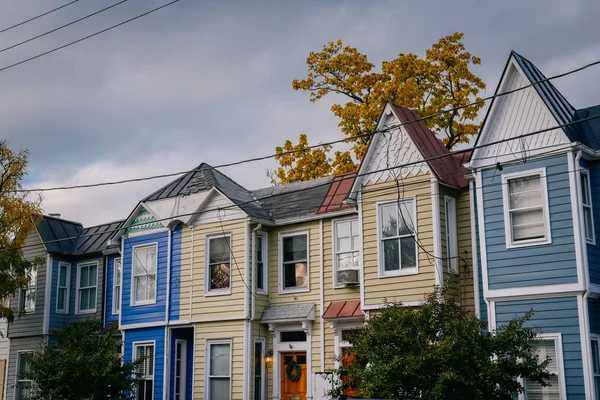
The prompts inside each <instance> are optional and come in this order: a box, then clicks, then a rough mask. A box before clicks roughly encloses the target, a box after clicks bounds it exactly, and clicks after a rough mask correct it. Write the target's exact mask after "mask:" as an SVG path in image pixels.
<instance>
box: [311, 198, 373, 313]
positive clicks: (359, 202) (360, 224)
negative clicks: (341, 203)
mask: <svg viewBox="0 0 600 400" xmlns="http://www.w3.org/2000/svg"><path fill="white" fill-rule="evenodd" d="M356 201H357V206H358V231H359V233H360V239H359V240H360V243H361V246H360V266H361V268H360V271H359V272H358V276H359V280H360V305H361V310H364V304H365V267H364V265H365V256H364V250H363V247H364V238H363V204H362V188H361V191H359V192H358V195H357V197H356ZM321 314H323V312H322V311H321Z"/></svg>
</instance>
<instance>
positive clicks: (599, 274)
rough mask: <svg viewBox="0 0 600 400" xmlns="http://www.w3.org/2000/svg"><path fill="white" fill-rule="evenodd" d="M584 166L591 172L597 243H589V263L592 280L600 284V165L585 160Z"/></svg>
mask: <svg viewBox="0 0 600 400" xmlns="http://www.w3.org/2000/svg"><path fill="white" fill-rule="evenodd" d="M582 166H583V167H585V168H587V169H588V170H589V172H590V186H591V187H592V210H593V214H594V233H595V236H596V237H595V238H596V244H588V245H587V252H588V265H589V271H590V274H589V275H590V282H591V283H595V284H600V237H598V235H600V167H599V166H598V163H597V162H584V161H583V160H582Z"/></svg>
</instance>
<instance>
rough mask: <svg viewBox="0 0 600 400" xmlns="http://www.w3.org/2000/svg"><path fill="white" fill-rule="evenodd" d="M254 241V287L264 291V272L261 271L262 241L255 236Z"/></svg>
mask: <svg viewBox="0 0 600 400" xmlns="http://www.w3.org/2000/svg"><path fill="white" fill-rule="evenodd" d="M257 239H258V240H257V241H256V287H257V288H258V289H260V290H264V289H265V287H264V282H265V281H264V271H263V268H264V267H263V265H264V264H263V239H262V237H261V236H257Z"/></svg>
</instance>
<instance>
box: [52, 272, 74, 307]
mask: <svg viewBox="0 0 600 400" xmlns="http://www.w3.org/2000/svg"><path fill="white" fill-rule="evenodd" d="M61 267H67V276H66V278H65V279H66V281H65V284H66V289H67V290H66V292H65V299H64V301H65V302H66V303H67V304H66V305H67V307H66V309H63V310H60V309H59V308H58V290H59V289H60V268H61ZM57 269H58V270H57V271H56V310H55V312H56V314H68V313H69V311H70V308H71V307H70V305H71V303H70V300H71V298H70V294H71V263H68V262H65V261H59V262H58V268H57Z"/></svg>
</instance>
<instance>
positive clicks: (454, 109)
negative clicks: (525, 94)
mask: <svg viewBox="0 0 600 400" xmlns="http://www.w3.org/2000/svg"><path fill="white" fill-rule="evenodd" d="M169 4H171V3H169ZM169 4H167V5H169ZM165 6H166V5H165ZM163 7H164V6H163ZM598 64H600V60H597V61H594V62H591V63H588V64H585V65H583V66H580V67H578V68H575V69H572V70H569V71H566V72H563V73H561V74H558V75H554V76H551V77H549V78H545V79H541V80H539V81H536V82H534V83H530V84H527V85H525V86H522V87H520V88H516V89H512V90H509V91H506V92H502V93H496V94H494V95H492V96H488V97H484V98H482V99H480V100H477V101H474V102H472V103H469V104H465V105H462V106H458V107H453V108H449V109H445V110H442V111H440V112H437V113H435V114H431V115H428V116H425V117H421V118H416V119H413V120H411V121H406V122H402V123H399V124H395V125H391V126H389V127H386V128H383V129H379V130H374V131H371V132H367V133H363V134H360V135H357V136H354V137H353V138H362V137H367V136H374V135H376V134H380V133H384V132H388V131H390V130H393V129H397V128H399V127H401V126H404V125H409V124H412V123H416V122H420V121H426V120H428V119H431V118H435V117H437V116H440V115H442V114H445V113H448V112H453V111H458V110H460V109H463V108H465V107H469V106H472V105H476V104H479V103H482V102H485V101H488V100H493V99H495V98H496V97H502V96H506V95H509V94H512V93H516V92H518V91H521V90H525V89H527V88H530V87H533V86H535V85H539V84H540V83H543V82H548V81H550V80H553V79H558V78H562V77H565V76H568V75H571V74H573V73H576V72H580V71H583V70H585V69H587V68H590V67H592V66H595V65H598ZM9 67H10V66H9ZM5 68H6V67H5ZM2 70H3V69H1V68H0V71H2ZM592 119H593V118H592ZM584 121H586V119H583V120H578V121H573V122H571V123H567V124H564V125H561V126H558V127H556V129H558V128H560V127H564V126H568V125H572V124H575V123H580V122H584ZM353 138H344V139H338V140H333V141H330V142H324V143H320V144H317V145H312V146H307V147H305V148H303V149H299V150H290V151H286V152H282V153H279V154H277V153H275V154H270V155H266V156H259V157H254V158H248V159H244V160H239V161H234V162H230V163H224V164H218V165H215V166H214V167H213V168H214V169H219V168H226V167H232V166H237V165H241V164H247V163H251V162H256V161H264V160H268V159H272V158H274V157H276V156H281V155H288V154H295V153H299V152H303V151H307V150H310V149H314V148H318V147H323V146H329V145H333V144H337V143H342V142H347V141H348V140H350V139H353ZM475 148H478V147H475V146H473V147H471V148H468V149H464V151H471V150H474V149H475ZM450 154H452V153H450ZM194 170H195V168H194V169H191V170H186V171H179V172H172V173H167V174H160V175H151V176H146V177H141V178H131V179H123V180H119V181H109V182H98V183H90V184H82V185H66V186H56V187H48V188H35V189H17V190H13V191H0V193H8V192H49V191H56V190H72V189H84V188H92V187H100V186H111V185H121V184H124V183H133V182H141V181H147V180H153V179H160V178H168V177H173V176H177V175H183V174H187V173H189V172H192V171H194Z"/></svg>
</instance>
